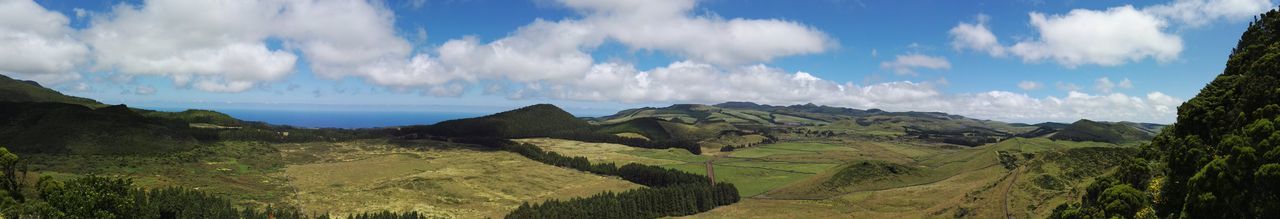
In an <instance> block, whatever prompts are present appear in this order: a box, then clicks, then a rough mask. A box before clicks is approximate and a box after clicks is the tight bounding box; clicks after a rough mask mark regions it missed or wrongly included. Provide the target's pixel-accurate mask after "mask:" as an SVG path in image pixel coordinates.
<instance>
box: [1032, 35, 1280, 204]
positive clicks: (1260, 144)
mask: <svg viewBox="0 0 1280 219" xmlns="http://www.w3.org/2000/svg"><path fill="white" fill-rule="evenodd" d="M1277 97H1280V11H1275V10H1273V11H1270V12H1267V13H1265V14H1263V15H1262V16H1260V17H1259V18H1258V19H1257V20H1256V21H1254V22H1253V23H1252V24H1250V25H1249V28H1248V29H1247V30H1246V31H1245V33H1244V34H1243V35H1242V36H1241V39H1240V42H1239V45H1237V46H1236V48H1235V49H1233V50H1232V53H1231V57H1230V58H1229V59H1228V61H1227V65H1226V69H1225V70H1224V71H1223V73H1222V74H1221V75H1219V76H1218V77H1217V78H1215V79H1214V80H1213V81H1212V82H1210V83H1209V85H1207V86H1205V88H1204V89H1202V90H1201V91H1200V94H1199V95H1197V96H1196V97H1195V98H1192V99H1190V100H1188V101H1187V102H1186V103H1184V104H1183V105H1182V106H1180V107H1178V120H1177V123H1175V124H1174V125H1173V126H1170V127H1167V128H1165V129H1164V131H1163V132H1162V133H1161V134H1160V135H1158V136H1157V137H1156V138H1155V139H1154V140H1153V141H1152V143H1151V145H1150V147H1147V148H1145V150H1144V153H1143V155H1144V156H1145V157H1147V158H1149V159H1152V160H1153V161H1155V162H1152V163H1151V164H1150V165H1148V164H1145V163H1144V162H1142V161H1141V160H1139V162H1133V163H1132V164H1127V165H1124V166H1121V168H1119V171H1118V172H1117V173H1116V174H1114V175H1113V176H1110V177H1106V178H1104V179H1102V180H1098V181H1097V182H1095V183H1093V184H1092V185H1090V186H1089V189H1088V191H1087V194H1086V195H1085V196H1084V197H1082V200H1081V201H1082V202H1081V203H1079V204H1074V205H1064V206H1059V207H1058V209H1056V210H1055V212H1054V216H1055V217H1059V218H1100V217H1113V216H1120V217H1138V218H1144V217H1145V218H1154V217H1160V218H1276V217H1280V129H1277V127H1276V125H1277V124H1280V98H1277ZM1150 167H1155V168H1150ZM1143 170H1152V171H1143ZM1152 173H1155V174H1152ZM1143 190H1145V192H1141V191H1143ZM1137 193H1142V194H1137Z"/></svg>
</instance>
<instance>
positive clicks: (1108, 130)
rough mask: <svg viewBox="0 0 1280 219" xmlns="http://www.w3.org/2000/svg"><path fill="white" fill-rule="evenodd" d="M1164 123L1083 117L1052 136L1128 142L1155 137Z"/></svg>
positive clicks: (1056, 138) (1117, 142)
mask: <svg viewBox="0 0 1280 219" xmlns="http://www.w3.org/2000/svg"><path fill="white" fill-rule="evenodd" d="M1161 128H1163V126H1162V125H1156V124H1142V123H1132V122H1096V121H1091V120H1087V119H1082V120H1080V121H1076V122H1074V123H1071V125H1067V126H1065V127H1062V129H1061V130H1059V131H1058V133H1057V134H1053V136H1050V137H1049V138H1050V139H1054V140H1068V141H1096V142H1107V143H1116V144H1119V143H1126V142H1135V141H1149V140H1151V139H1152V138H1154V137H1155V135H1156V134H1157V133H1159V130H1160V129H1161Z"/></svg>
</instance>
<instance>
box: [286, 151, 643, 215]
mask: <svg viewBox="0 0 1280 219" xmlns="http://www.w3.org/2000/svg"><path fill="white" fill-rule="evenodd" d="M303 147H305V146H303ZM321 147H323V146H321ZM334 147H335V148H331V149H329V150H338V151H344V152H338V153H330V154H325V156H329V157H332V158H337V159H338V160H335V161H327V162H317V163H312V164H302V165H291V166H289V167H287V168H285V171H284V174H285V175H286V176H288V178H289V179H290V181H289V183H290V185H292V186H293V187H294V188H296V189H297V200H296V202H297V205H298V206H299V207H301V208H302V209H303V210H306V211H312V212H330V213H339V214H345V213H348V212H358V211H374V210H393V211H407V210H415V211H418V212H425V213H428V214H431V215H432V216H438V217H446V218H484V217H492V218H497V217H502V216H503V215H505V214H506V213H507V212H510V211H511V210H512V209H515V207H517V206H519V205H520V204H521V203H523V202H535V203H536V202H539V201H542V200H545V199H549V198H559V199H564V198H570V197H581V196H590V195H594V194H597V193H600V192H604V191H614V192H619V191H625V190H627V189H631V188H638V187H640V186H639V185H635V184H632V183H630V182H627V181H623V180H621V179H616V178H607V177H601V176H597V175H592V174H589V173H584V172H580V171H576V170H571V169H566V168H559V167H554V166H549V165H545V164H542V163H538V162H535V161H532V160H529V159H526V158H524V157H521V156H519V155H516V154H513V153H508V152H496V151H476V150H471V149H463V148H450V149H432V150H407V149H394V148H386V149H381V150H368V149H353V150H347V149H349V148H351V147H357V146H353V145H343V144H338V145H335V146H334ZM299 149H301V150H307V149H306V148H299Z"/></svg>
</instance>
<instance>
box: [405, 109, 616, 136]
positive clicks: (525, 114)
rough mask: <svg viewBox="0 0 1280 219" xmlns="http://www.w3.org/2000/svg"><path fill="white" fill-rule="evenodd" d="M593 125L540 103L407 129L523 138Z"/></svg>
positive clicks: (444, 134) (437, 134)
mask: <svg viewBox="0 0 1280 219" xmlns="http://www.w3.org/2000/svg"><path fill="white" fill-rule="evenodd" d="M591 128H592V127H591V124H588V123H587V122H586V121H583V120H581V119H578V118H577V117H574V116H573V114H569V112H565V111H564V110H562V109H560V108H559V107H556V106H555V105H551V104H537V105H532V106H526V107H523V108H520V109H515V110H511V111H506V112H501V113H497V114H493V115H488V116H483V117H477V118H469V119H455V120H449V121H444V122H440V123H436V124H434V125H429V126H415V127H408V128H405V131H407V132H410V133H413V132H424V133H428V134H431V135H436V136H449V137H480V136H483V137H502V138H521V137H541V136H547V135H551V134H554V133H570V132H580V131H584V130H591Z"/></svg>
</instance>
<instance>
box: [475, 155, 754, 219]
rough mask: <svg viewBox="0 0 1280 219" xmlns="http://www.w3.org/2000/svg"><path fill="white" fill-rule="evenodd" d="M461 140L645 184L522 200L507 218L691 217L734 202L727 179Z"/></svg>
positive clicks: (735, 196) (735, 194) (735, 197)
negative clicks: (578, 195) (583, 195)
mask: <svg viewBox="0 0 1280 219" xmlns="http://www.w3.org/2000/svg"><path fill="white" fill-rule="evenodd" d="M459 140H460V142H463V143H471V144H479V145H483V146H488V147H491V148H497V149H501V150H505V151H511V152H514V153H517V154H520V155H522V156H525V157H527V158H529V159H532V160H535V161H538V162H542V163H546V164H550V165H554V166H560V167H566V168H572V169H576V170H580V171H587V172H591V173H595V174H599V175H607V176H618V177H621V178H622V179H623V180H627V181H630V182H633V183H636V184H640V185H645V186H647V187H645V188H640V189H632V190H628V191H625V192H620V193H612V192H606V193H601V194H597V195H594V196H591V197H587V198H574V199H569V200H549V201H546V202H544V203H541V204H529V203H525V204H523V205H521V206H520V207H519V208H517V209H516V210H515V211H512V212H511V214H509V215H507V218H658V217H669V216H682V215H691V214H695V213H699V212H704V211H708V210H711V209H712V208H715V207H717V206H723V205H728V204H733V203H736V202H738V200H739V199H740V198H741V197H740V196H739V194H738V189H737V187H735V186H734V185H733V184H730V183H723V182H720V183H714V184H713V183H711V182H710V181H709V179H707V177H704V176H702V175H697V174H692V173H687V172H683V171H679V170H675V169H668V168H663V167H657V166H649V165H643V164H636V163H631V164H626V165H622V166H621V167H618V166H617V165H615V164H613V163H604V164H591V162H590V160H588V159H587V158H586V157H580V156H576V157H569V156H564V155H561V154H559V153H556V152H548V151H544V150H542V148H539V147H538V146H536V145H531V144H524V143H515V142H511V141H508V140H505V139H494V138H487V139H486V138H468V139H459Z"/></svg>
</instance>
